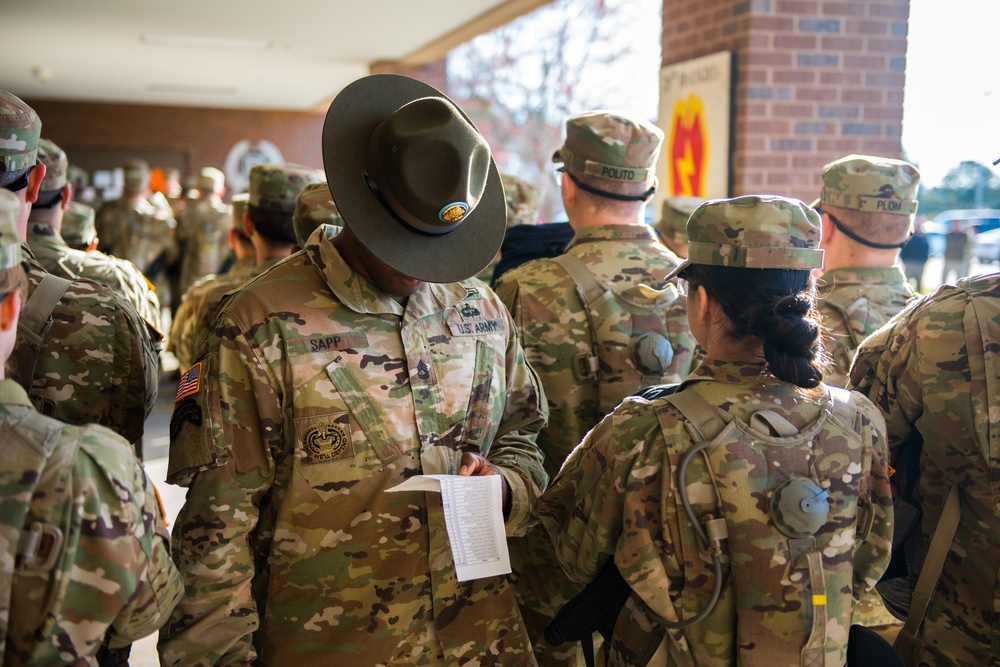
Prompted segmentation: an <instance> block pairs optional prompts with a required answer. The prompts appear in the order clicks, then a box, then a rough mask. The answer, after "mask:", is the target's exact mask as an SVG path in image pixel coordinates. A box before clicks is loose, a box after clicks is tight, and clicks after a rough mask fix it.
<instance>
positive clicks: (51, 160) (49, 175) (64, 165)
mask: <svg viewBox="0 0 1000 667" xmlns="http://www.w3.org/2000/svg"><path fill="white" fill-rule="evenodd" d="M38 161H39V162H41V163H42V164H44V165H45V178H43V179H42V184H41V185H40V186H39V188H38V189H39V191H40V192H51V191H53V190H61V189H62V188H63V187H65V186H66V172H67V171H68V170H69V160H68V159H67V158H66V153H65V152H64V151H63V149H61V148H59V146H57V145H56V144H55V142H52V141H49V140H48V139H39V140H38Z"/></svg>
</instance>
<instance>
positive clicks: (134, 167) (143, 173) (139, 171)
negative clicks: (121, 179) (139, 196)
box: [122, 160, 150, 192]
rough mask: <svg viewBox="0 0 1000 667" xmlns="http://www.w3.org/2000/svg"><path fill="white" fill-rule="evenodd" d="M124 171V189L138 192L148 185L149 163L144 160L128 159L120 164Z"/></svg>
mask: <svg viewBox="0 0 1000 667" xmlns="http://www.w3.org/2000/svg"><path fill="white" fill-rule="evenodd" d="M122 171H124V172H125V189H126V190H127V191H129V192H140V191H142V190H145V189H146V188H148V187H149V176H150V171H149V164H147V163H146V161H145V160H129V161H128V162H126V163H125V164H124V165H122Z"/></svg>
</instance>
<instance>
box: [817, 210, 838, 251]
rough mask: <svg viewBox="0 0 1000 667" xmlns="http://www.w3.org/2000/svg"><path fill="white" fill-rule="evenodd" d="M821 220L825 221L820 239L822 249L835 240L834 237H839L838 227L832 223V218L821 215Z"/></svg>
mask: <svg viewBox="0 0 1000 667" xmlns="http://www.w3.org/2000/svg"><path fill="white" fill-rule="evenodd" d="M819 219H820V220H822V221H823V229H822V232H821V234H822V235H821V236H820V238H819V245H820V247H825V246H826V245H827V244H828V243H830V241H832V240H833V237H835V236H836V235H837V227H836V226H835V225H834V224H833V223H832V222H830V216H828V215H827V214H826V213H820V214H819Z"/></svg>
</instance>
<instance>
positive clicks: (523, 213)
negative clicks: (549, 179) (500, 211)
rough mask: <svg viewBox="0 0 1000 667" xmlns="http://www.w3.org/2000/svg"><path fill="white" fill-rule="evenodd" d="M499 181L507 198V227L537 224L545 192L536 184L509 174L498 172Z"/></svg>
mask: <svg viewBox="0 0 1000 667" xmlns="http://www.w3.org/2000/svg"><path fill="white" fill-rule="evenodd" d="M500 181H501V182H502V183H503V194H504V197H505V198H506V200H507V229H510V228H511V227H517V226H518V225H536V224H538V212H539V210H541V208H542V202H543V201H544V200H545V192H544V191H543V190H542V189H541V188H540V187H538V186H537V185H533V184H531V183H529V182H528V181H525V180H524V179H521V178H518V177H517V176H512V175H510V174H500Z"/></svg>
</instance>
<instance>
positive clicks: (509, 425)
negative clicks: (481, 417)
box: [486, 313, 549, 536]
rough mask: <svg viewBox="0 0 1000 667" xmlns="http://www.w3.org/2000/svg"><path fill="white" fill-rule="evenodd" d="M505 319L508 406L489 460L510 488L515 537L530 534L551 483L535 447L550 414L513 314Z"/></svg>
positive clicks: (510, 532) (509, 522)
mask: <svg viewBox="0 0 1000 667" xmlns="http://www.w3.org/2000/svg"><path fill="white" fill-rule="evenodd" d="M504 316H505V318H506V320H507V327H508V329H509V330H510V332H511V334H510V338H509V342H508V345H507V355H506V376H507V402H506V404H505V405H504V411H503V417H502V418H501V421H500V425H499V428H498V430H497V436H496V437H495V438H494V440H493V443H492V444H491V446H490V449H489V452H488V453H487V455H486V458H487V459H488V460H489V461H490V463H493V464H494V465H497V466H499V467H500V471H501V473H502V474H503V476H504V479H505V480H506V481H507V485H508V487H509V488H510V491H511V508H510V516H509V517H508V519H507V534H508V535H511V536H514V535H523V534H524V533H525V532H527V530H528V524H529V519H530V514H531V510H532V508H533V507H534V506H535V502H536V501H537V500H538V498H539V496H541V494H542V491H544V490H545V487H546V485H547V484H548V481H549V478H548V475H547V474H546V473H545V468H544V466H543V465H542V463H543V461H544V456H543V455H542V452H541V450H539V449H538V445H536V444H535V439H536V438H537V437H538V432H539V431H540V430H541V429H542V428H544V427H545V423H546V421H547V420H548V410H547V408H546V403H545V394H544V392H543V390H542V384H541V382H539V381H538V377H537V376H536V375H535V372H534V371H533V370H532V369H531V366H529V365H528V362H527V360H526V359H525V357H524V349H523V348H522V347H521V343H520V337H519V335H518V333H517V330H516V329H515V328H514V327H513V323H512V321H511V318H510V314H509V313H505V314H504Z"/></svg>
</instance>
